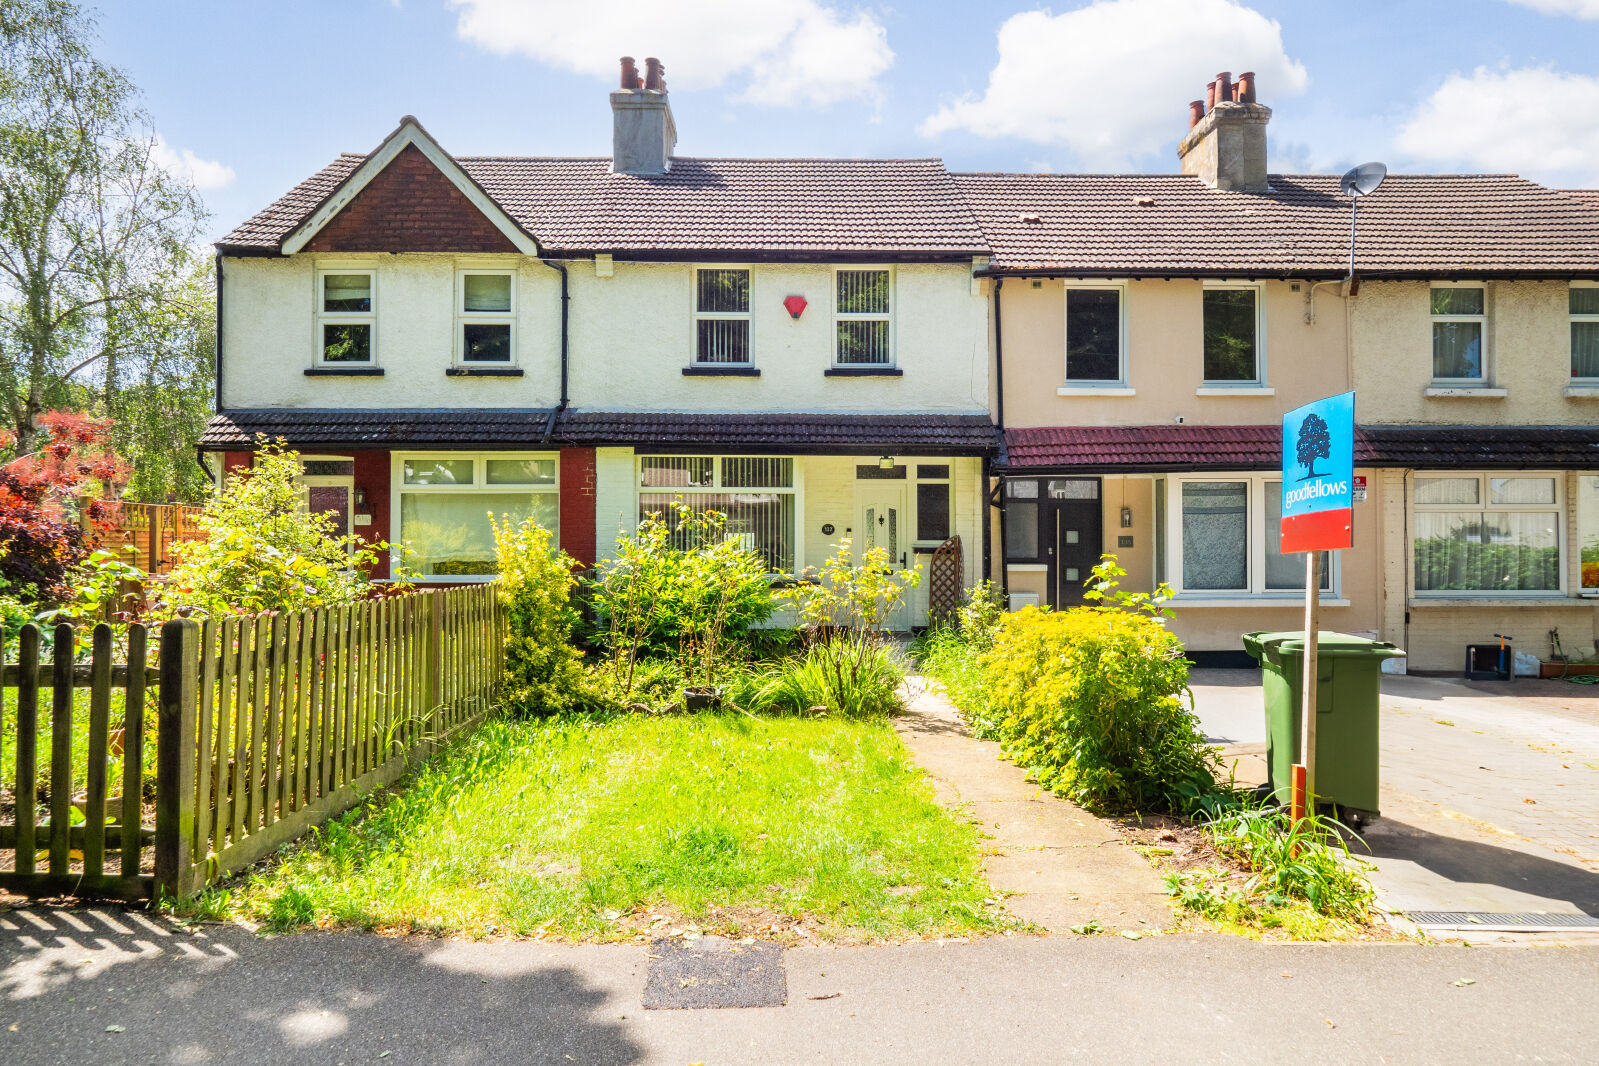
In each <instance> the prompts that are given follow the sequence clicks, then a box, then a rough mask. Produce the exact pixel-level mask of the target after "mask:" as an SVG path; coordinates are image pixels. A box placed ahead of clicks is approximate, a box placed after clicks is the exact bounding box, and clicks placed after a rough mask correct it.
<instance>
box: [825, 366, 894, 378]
mask: <svg viewBox="0 0 1599 1066" xmlns="http://www.w3.org/2000/svg"><path fill="white" fill-rule="evenodd" d="M822 375H823V376H824V377H830V378H898V377H904V376H905V371H903V370H901V369H900V368H899V367H897V366H830V367H828V368H827V369H826V370H824V371H822Z"/></svg>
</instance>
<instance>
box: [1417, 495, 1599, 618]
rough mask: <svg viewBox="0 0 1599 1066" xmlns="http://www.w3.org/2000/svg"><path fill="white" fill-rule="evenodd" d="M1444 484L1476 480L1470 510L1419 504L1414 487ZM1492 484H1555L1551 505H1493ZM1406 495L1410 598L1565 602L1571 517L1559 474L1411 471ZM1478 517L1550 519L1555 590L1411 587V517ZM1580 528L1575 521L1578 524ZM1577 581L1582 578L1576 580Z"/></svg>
mask: <svg viewBox="0 0 1599 1066" xmlns="http://www.w3.org/2000/svg"><path fill="white" fill-rule="evenodd" d="M1449 478H1476V479H1477V483H1478V484H1477V499H1478V502H1477V503H1474V504H1466V503H1418V502H1417V499H1418V497H1419V496H1420V492H1419V490H1418V487H1417V484H1416V483H1417V482H1419V481H1424V480H1429V479H1449ZM1495 478H1540V479H1542V478H1547V479H1548V480H1550V481H1553V482H1554V486H1555V499H1554V502H1553V503H1539V504H1528V503H1493V502H1491V501H1492V500H1493V485H1492V481H1493V480H1494V479H1495ZM1409 483H1410V484H1409V492H1407V493H1406V497H1407V498H1408V499H1409V501H1410V514H1409V532H1408V534H1407V535H1406V544H1405V552H1406V555H1405V568H1406V570H1407V571H1408V572H1409V574H1410V580H1409V585H1410V590H1409V591H1410V595H1411V596H1412V597H1414V598H1415V599H1418V600H1452V599H1478V600H1511V599H1516V600H1520V599H1528V600H1537V599H1550V598H1553V597H1564V596H1565V595H1567V589H1568V588H1569V587H1570V575H1568V574H1567V573H1566V567H1567V565H1568V561H1569V556H1568V555H1567V552H1568V551H1569V548H1568V543H1567V542H1568V541H1569V539H1570V538H1569V536H1568V534H1567V529H1568V527H1569V526H1570V524H1571V521H1572V518H1573V515H1572V513H1571V511H1570V509H1569V508H1568V505H1567V500H1566V478H1565V471H1562V470H1414V471H1411V473H1410V476H1409ZM1461 511H1478V512H1481V513H1482V514H1485V515H1486V514H1550V513H1553V514H1554V515H1555V516H1556V518H1555V549H1556V553H1557V554H1556V564H1555V572H1556V574H1557V575H1558V580H1557V582H1556V587H1555V588H1552V589H1508V590H1507V589H1418V588H1417V587H1416V569H1417V568H1416V529H1417V525H1418V523H1417V522H1416V515H1418V514H1427V513H1430V512H1457V513H1458V512H1461ZM1579 523H1580V518H1579ZM1579 536H1580V532H1579ZM1578 580H1579V581H1580V580H1581V578H1580V577H1579V578H1578Z"/></svg>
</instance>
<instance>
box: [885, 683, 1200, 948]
mask: <svg viewBox="0 0 1599 1066" xmlns="http://www.w3.org/2000/svg"><path fill="white" fill-rule="evenodd" d="M906 688H907V692H908V698H907V700H906V709H905V713H903V714H901V715H898V716H896V717H895V719H894V728H895V729H896V730H898V732H899V734H900V736H901V738H903V739H904V741H905V745H906V746H907V747H908V748H910V750H911V754H912V755H913V756H915V758H916V762H917V764H918V765H920V766H921V767H922V768H923V769H925V770H926V771H927V772H928V774H929V775H931V777H932V778H933V783H934V787H935V789H936V792H937V795H938V799H939V802H941V803H943V804H944V805H945V806H947V807H949V808H950V809H952V810H956V811H959V812H961V813H962V814H964V815H965V816H966V817H968V818H970V819H971V820H972V822H973V823H974V824H976V825H977V826H978V827H979V828H980V829H981V830H982V832H983V834H984V835H985V836H986V837H988V839H987V840H985V841H984V845H985V847H986V848H988V849H989V852H990V853H989V854H988V855H986V856H985V857H984V859H983V874H984V876H986V877H987V878H988V881H989V883H990V884H991V885H993V886H994V888H996V889H997V890H999V891H1000V892H1003V893H1006V894H1007V897H1008V898H1007V900H1006V906H1007V907H1008V908H1009V909H1010V911H1011V913H1013V914H1015V915H1016V916H1017V917H1019V918H1022V919H1024V920H1026V921H1029V922H1032V923H1034V924H1036V925H1038V926H1039V927H1040V928H1043V929H1046V930H1048V931H1050V932H1053V933H1064V932H1068V931H1069V930H1070V929H1071V927H1072V926H1074V925H1084V924H1087V923H1088V922H1092V921H1098V922H1099V923H1100V925H1102V926H1103V927H1104V928H1106V929H1110V930H1128V929H1130V930H1141V929H1165V928H1168V927H1170V926H1171V925H1173V924H1174V916H1173V912H1172V908H1171V904H1170V902H1169V897H1168V896H1167V895H1166V890H1165V884H1164V882H1163V881H1162V879H1161V876H1160V874H1159V873H1158V872H1157V871H1156V870H1155V868H1154V867H1153V866H1152V865H1151V864H1150V862H1149V861H1148V860H1147V859H1145V858H1144V857H1143V856H1142V855H1140V854H1138V852H1136V851H1134V850H1133V849H1132V847H1131V846H1130V845H1129V844H1128V843H1127V841H1126V839H1125V838H1124V837H1123V836H1122V835H1121V834H1120V833H1119V832H1118V831H1117V830H1116V828H1115V827H1114V826H1113V825H1111V824H1110V823H1108V822H1106V821H1104V820H1103V819H1100V818H1096V817H1094V816H1093V815H1092V814H1089V813H1088V812H1087V811H1085V810H1083V809H1082V808H1081V807H1079V806H1077V805H1076V804H1075V803H1072V802H1070V801H1069V800H1066V799H1062V798H1061V797H1059V796H1057V795H1055V794H1054V793H1051V792H1047V791H1045V790H1044V789H1041V788H1039V787H1038V785H1037V784H1035V783H1033V782H1030V781H1028V780H1027V775H1026V773H1025V772H1023V771H1022V770H1020V769H1018V768H1017V767H1016V766H1015V765H1013V764H1012V763H1010V762H1008V761H1006V760H1005V759H1004V758H1003V757H1002V756H1001V755H1000V750H999V745H998V744H996V743H994V742H992V741H985V740H978V739H977V738H975V737H973V736H972V735H971V734H970V733H969V732H967V730H966V726H965V724H964V723H963V722H962V721H961V717H960V713H959V712H958V711H956V710H955V707H954V706H953V705H952V704H951V703H950V702H949V700H948V699H947V698H946V697H945V696H944V694H943V693H942V692H940V691H939V690H938V689H937V687H936V686H935V685H934V684H933V683H931V682H928V681H926V680H925V679H923V678H921V677H914V676H913V677H911V678H909V679H907V681H906Z"/></svg>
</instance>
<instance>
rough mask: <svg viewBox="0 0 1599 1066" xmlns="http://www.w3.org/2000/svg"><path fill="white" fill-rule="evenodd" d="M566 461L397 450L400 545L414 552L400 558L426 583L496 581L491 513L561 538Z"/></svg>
mask: <svg viewBox="0 0 1599 1066" xmlns="http://www.w3.org/2000/svg"><path fill="white" fill-rule="evenodd" d="M559 463H560V460H559V457H558V454H557V453H555V452H479V453H471V452H395V453H394V456H393V471H392V480H391V484H392V485H393V486H394V489H393V491H394V497H395V498H394V500H393V502H392V507H393V513H394V514H396V515H398V516H399V525H398V528H397V529H396V530H395V532H394V536H393V540H394V542H395V543H396V544H403V545H405V547H406V548H408V549H409V551H408V552H407V553H406V554H405V555H404V556H403V557H401V556H398V555H397V556H396V558H395V561H396V562H398V563H403V564H404V565H407V566H409V567H411V568H412V569H413V570H416V571H418V572H419V573H420V574H421V575H422V578H423V579H424V580H436V581H488V580H491V579H492V578H493V577H494V576H495V574H497V573H498V572H499V563H498V559H497V557H496V555H495V552H494V531H493V529H492V527H491V526H490V524H489V517H488V516H489V514H490V513H493V514H494V515H495V516H496V517H499V518H503V519H508V520H510V521H512V522H521V521H522V520H523V519H526V518H533V519H536V520H537V521H538V523H539V524H540V525H542V526H544V527H545V528H546V529H549V530H550V531H551V532H552V533H556V534H559V530H560V517H561V508H560V495H559V492H560V488H559V481H558V477H557V475H558V473H559V469H560V468H559Z"/></svg>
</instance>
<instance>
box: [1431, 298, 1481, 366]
mask: <svg viewBox="0 0 1599 1066" xmlns="http://www.w3.org/2000/svg"><path fill="white" fill-rule="evenodd" d="M1429 301H1430V307H1429V310H1430V311H1431V312H1432V377H1433V380H1434V381H1439V382H1444V383H1454V384H1464V385H1480V384H1482V383H1483V382H1484V381H1485V380H1486V379H1487V373H1486V369H1485V361H1484V359H1483V335H1484V333H1485V331H1486V328H1487V323H1488V316H1487V303H1486V295H1485V291H1484V289H1483V288H1482V287H1481V286H1480V285H1478V286H1442V285H1438V286H1434V287H1433V288H1432V290H1431V292H1430V294H1429Z"/></svg>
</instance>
